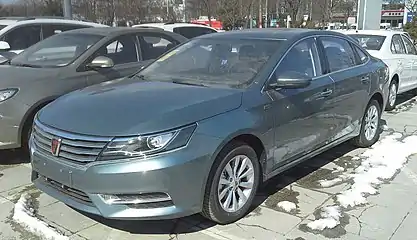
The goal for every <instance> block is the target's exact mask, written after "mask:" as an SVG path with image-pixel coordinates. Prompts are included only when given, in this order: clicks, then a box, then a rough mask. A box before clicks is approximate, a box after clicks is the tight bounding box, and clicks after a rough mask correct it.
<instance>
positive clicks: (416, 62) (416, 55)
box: [401, 34, 417, 90]
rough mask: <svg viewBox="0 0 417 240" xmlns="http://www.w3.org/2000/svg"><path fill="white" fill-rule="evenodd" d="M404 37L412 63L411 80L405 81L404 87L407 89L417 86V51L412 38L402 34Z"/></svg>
mask: <svg viewBox="0 0 417 240" xmlns="http://www.w3.org/2000/svg"><path fill="white" fill-rule="evenodd" d="M401 37H402V39H403V41H404V45H405V49H406V50H407V57H408V60H409V61H410V63H411V64H412V69H411V71H410V78H409V81H407V82H405V83H404V88H405V89H406V90H411V89H413V88H415V87H416V86H417V51H416V48H415V47H414V45H413V43H412V42H411V41H410V39H409V38H408V37H407V36H405V35H403V34H402V36H401Z"/></svg>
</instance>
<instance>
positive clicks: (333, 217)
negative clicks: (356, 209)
mask: <svg viewBox="0 0 417 240" xmlns="http://www.w3.org/2000/svg"><path fill="white" fill-rule="evenodd" d="M320 217H321V218H320V219H317V220H315V221H312V222H309V223H308V224H307V227H308V228H310V229H311V230H319V231H323V230H324V229H326V228H328V229H333V228H335V227H336V226H337V225H339V224H340V218H341V217H342V213H341V210H340V207H339V206H329V207H324V208H322V210H321V213H320Z"/></svg>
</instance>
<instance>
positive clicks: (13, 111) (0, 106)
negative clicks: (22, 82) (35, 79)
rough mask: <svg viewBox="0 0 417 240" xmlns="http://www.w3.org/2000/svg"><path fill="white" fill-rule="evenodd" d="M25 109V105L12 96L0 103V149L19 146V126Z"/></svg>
mask: <svg viewBox="0 0 417 240" xmlns="http://www.w3.org/2000/svg"><path fill="white" fill-rule="evenodd" d="M15 97H16V96H15ZM27 111H29V107H28V106H27V105H25V104H23V103H20V102H18V101H16V100H14V99H13V98H11V99H8V100H6V101H4V102H2V103H0V133H1V134H0V150H3V149H11V148H19V147H20V144H21V143H20V127H23V126H22V125H23V124H22V121H23V118H24V116H25V115H26V113H27Z"/></svg>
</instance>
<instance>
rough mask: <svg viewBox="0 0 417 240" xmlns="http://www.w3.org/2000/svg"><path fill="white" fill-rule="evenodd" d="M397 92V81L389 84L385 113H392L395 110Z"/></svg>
mask: <svg viewBox="0 0 417 240" xmlns="http://www.w3.org/2000/svg"><path fill="white" fill-rule="evenodd" d="M397 92H398V83H397V81H395V80H393V81H391V84H390V85H389V95H388V102H387V106H386V107H385V111H392V110H394V109H395V106H396V101H397ZM391 94H392V95H391Z"/></svg>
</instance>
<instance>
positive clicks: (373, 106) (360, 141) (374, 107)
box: [353, 99, 382, 148]
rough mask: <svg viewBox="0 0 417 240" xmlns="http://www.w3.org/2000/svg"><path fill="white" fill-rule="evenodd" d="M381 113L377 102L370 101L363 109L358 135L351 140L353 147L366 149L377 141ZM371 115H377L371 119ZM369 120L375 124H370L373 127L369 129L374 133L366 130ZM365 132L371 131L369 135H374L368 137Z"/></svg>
mask: <svg viewBox="0 0 417 240" xmlns="http://www.w3.org/2000/svg"><path fill="white" fill-rule="evenodd" d="M381 112H382V111H381V106H380V105H379V103H378V101H376V100H374V99H372V100H371V101H370V102H369V103H368V106H367V107H366V109H365V113H364V114H363V119H362V124H361V130H360V134H359V136H357V137H355V138H354V139H353V144H354V145H355V146H357V147H363V148H366V147H370V146H372V145H373V144H374V143H375V142H377V141H378V140H379V137H380V135H381V129H380V128H381ZM372 113H375V114H377V116H375V118H373V117H372V115H373V114H372ZM370 119H372V120H375V122H374V123H373V124H372V125H373V127H371V129H373V130H375V132H372V131H371V129H369V128H368V127H370V123H369V122H370V121H369V120H370ZM367 131H371V133H374V134H369V135H368V134H367Z"/></svg>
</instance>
